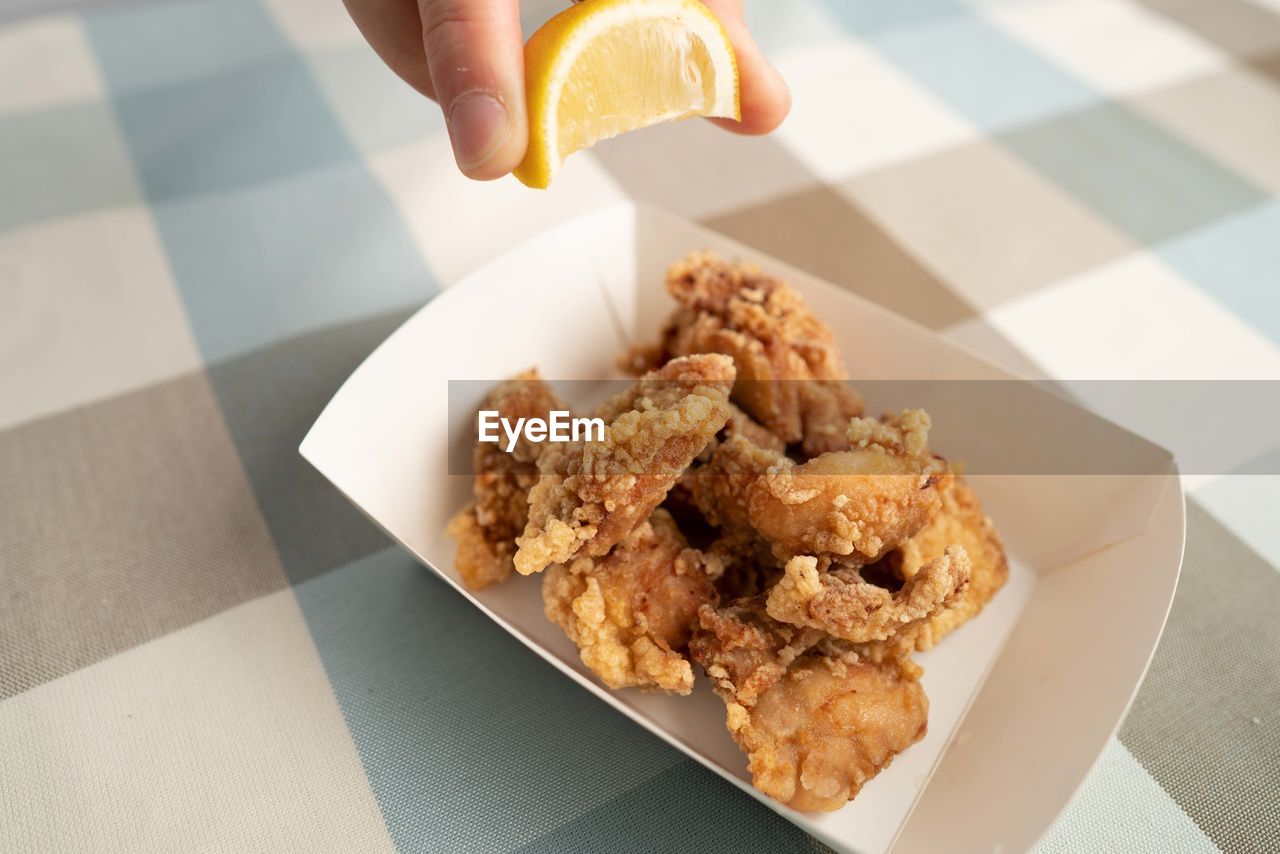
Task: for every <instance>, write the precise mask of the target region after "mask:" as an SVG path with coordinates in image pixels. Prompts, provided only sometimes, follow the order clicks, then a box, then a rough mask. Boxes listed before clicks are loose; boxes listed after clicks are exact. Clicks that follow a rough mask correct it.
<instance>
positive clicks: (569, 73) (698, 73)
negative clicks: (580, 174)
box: [514, 0, 741, 189]
mask: <svg viewBox="0 0 1280 854" xmlns="http://www.w3.org/2000/svg"><path fill="white" fill-rule="evenodd" d="M524 64H525V86H526V89H527V94H528V107H529V148H528V150H527V151H526V153H525V156H524V160H523V161H521V163H520V165H519V166H517V167H516V169H515V172H514V174H515V176H516V177H517V178H518V179H520V181H521V182H522V183H523V184H525V185H527V186H530V187H536V188H539V189H545V188H546V187H547V186H549V185H550V184H551V181H552V180H553V179H554V178H555V176H556V173H557V172H558V171H559V170H560V166H561V164H563V163H564V159H565V158H566V157H568V156H569V155H570V154H572V153H573V152H575V151H579V150H581V149H583V148H587V147H588V146H591V145H593V144H595V143H597V142H599V141H600V140H602V139H608V138H609V137H613V136H617V135H618V134H620V133H626V132H627V131H631V130H636V129H638V128H642V127H648V126H649V125H655V124H658V123H660V122H668V121H674V120H676V119H683V118H688V117H690V116H722V117H726V118H732V119H738V118H741V110H740V107H739V103H738V64H737V61H736V60H735V59H734V55H733V47H732V46H731V45H730V44H729V37H728V36H727V35H725V32H724V28H723V27H721V26H720V22H719V21H717V20H716V17H715V15H713V14H711V10H710V9H708V8H707V7H706V6H704V5H703V4H702V3H700V2H698V0H584V2H582V3H579V4H578V5H576V6H572V7H570V8H568V9H565V10H564V11H563V12H561V13H560V14H558V15H556V16H555V17H554V18H552V19H551V20H549V21H547V22H546V23H545V24H543V25H542V26H541V27H539V28H538V31H537V32H535V33H534V34H533V35H532V36H531V37H530V38H529V41H528V42H527V43H526V44H525V46H524Z"/></svg>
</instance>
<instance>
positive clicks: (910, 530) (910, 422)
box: [747, 410, 951, 566]
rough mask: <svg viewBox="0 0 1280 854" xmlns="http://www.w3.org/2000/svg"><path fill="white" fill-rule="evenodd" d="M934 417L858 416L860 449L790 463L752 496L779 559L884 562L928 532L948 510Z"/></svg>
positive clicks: (757, 520)
mask: <svg viewBox="0 0 1280 854" xmlns="http://www.w3.org/2000/svg"><path fill="white" fill-rule="evenodd" d="M928 428H929V423H928V415H926V414H925V413H924V412H921V411H918V410H917V411H910V412H906V413H903V414H902V415H900V416H889V417H888V418H886V420H885V421H876V420H875V419H870V418H855V419H853V421H852V422H851V425H850V427H849V428H848V429H849V438H850V440H851V442H852V447H851V448H850V450H847V451H833V452H831V453H827V454H823V455H822V456H820V457H816V458H814V459H812V460H809V461H808V462H806V463H802V464H799V465H797V464H795V463H792V462H790V461H789V460H783V461H781V462H780V463H779V464H777V465H775V466H773V467H771V468H770V469H769V470H768V471H767V472H766V473H765V474H764V476H762V477H761V478H759V479H758V480H756V481H755V482H754V483H753V484H751V486H750V487H749V488H748V490H747V510H748V515H749V517H750V521H751V525H752V527H754V528H755V529H756V530H757V531H758V532H759V533H760V534H761V536H763V537H764V538H765V539H766V540H768V541H769V542H770V544H771V545H772V546H773V551H774V554H775V555H776V556H777V558H778V559H779V560H782V561H786V560H790V559H791V558H792V557H794V556H796V555H812V556H817V557H837V558H841V562H842V563H844V564H845V565H848V566H858V565H861V564H866V563H871V562H873V561H875V560H877V559H879V558H880V557H881V556H882V555H883V554H884V553H885V552H887V551H889V550H890V549H892V548H895V547H896V546H898V545H899V544H900V543H902V542H903V541H904V540H906V539H907V538H908V537H910V536H912V535H913V534H915V533H916V532H917V531H919V530H920V529H921V528H923V527H924V526H925V525H926V524H927V523H928V522H929V520H930V519H932V518H933V516H934V514H935V513H937V511H938V508H939V507H940V506H941V498H940V497H939V494H938V492H939V490H938V487H939V485H940V484H941V483H942V482H943V481H945V480H947V479H949V478H950V477H951V475H950V474H949V473H948V472H947V468H946V465H945V463H943V462H942V461H941V460H938V459H936V458H935V457H933V456H932V455H930V454H929V452H928V448H927V439H928Z"/></svg>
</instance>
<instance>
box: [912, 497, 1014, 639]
mask: <svg viewBox="0 0 1280 854" xmlns="http://www.w3.org/2000/svg"><path fill="white" fill-rule="evenodd" d="M953 545H957V546H960V547H961V548H963V549H964V550H965V553H966V554H967V555H968V556H969V562H970V580H969V584H968V586H967V587H966V589H965V590H964V592H963V594H962V595H960V596H959V597H957V598H956V601H955V602H954V603H952V604H951V605H950V606H949V607H948V608H946V609H945V610H943V611H941V612H940V613H938V614H937V615H935V616H934V617H932V618H930V619H928V620H926V621H924V622H922V623H921V624H919V625H918V626H916V627H914V628H913V629H912V630H911V631H909V632H908V633H907V636H908V637H910V638H911V639H912V640H913V641H914V646H915V648H916V649H917V650H919V651H921V652H923V651H925V650H927V649H931V648H932V647H933V646H935V645H936V644H937V643H938V641H940V640H942V638H943V637H944V636H945V635H946V634H948V633H949V632H952V631H954V630H956V629H958V628H959V627H960V626H962V625H964V624H965V623H967V622H968V621H969V620H971V619H973V618H974V617H976V616H977V615H978V614H979V613H980V612H981V611H982V609H983V607H984V606H985V605H986V604H987V602H989V601H991V597H993V596H995V595H996V593H997V592H998V591H999V590H1000V588H1001V587H1003V586H1004V583H1005V581H1006V580H1007V579H1008V578H1009V561H1008V558H1006V556H1005V552H1004V545H1003V544H1002V543H1001V542H1000V535H999V534H998V533H997V532H996V527H995V525H994V524H993V523H992V521H991V519H990V517H988V516H987V515H986V513H985V512H984V511H983V509H982V503H981V502H980V501H979V500H978V496H977V494H976V493H974V491H973V489H972V488H971V487H970V486H969V485H968V484H967V483H965V482H964V480H962V479H961V478H954V479H952V480H951V481H950V482H949V483H948V484H947V485H946V486H945V487H944V488H943V489H942V507H941V509H940V510H939V512H938V514H937V515H936V516H935V517H934V518H933V520H932V521H931V522H930V523H929V524H928V525H927V526H925V527H924V528H923V529H922V530H921V531H920V532H919V533H917V534H916V535H915V536H914V537H912V538H911V539H909V540H907V541H906V542H905V543H903V544H902V546H901V547H899V548H898V549H897V550H895V551H894V552H892V553H890V555H889V556H888V560H889V562H890V564H891V566H892V567H893V570H894V572H895V573H896V574H897V575H898V577H899V578H902V579H904V581H907V582H909V581H910V580H911V579H913V578H915V577H917V576H918V575H919V573H920V572H921V571H922V568H924V567H927V566H928V565H929V564H930V562H932V561H935V560H937V556H938V555H939V554H942V553H943V552H945V551H946V549H948V548H949V547H951V546H953Z"/></svg>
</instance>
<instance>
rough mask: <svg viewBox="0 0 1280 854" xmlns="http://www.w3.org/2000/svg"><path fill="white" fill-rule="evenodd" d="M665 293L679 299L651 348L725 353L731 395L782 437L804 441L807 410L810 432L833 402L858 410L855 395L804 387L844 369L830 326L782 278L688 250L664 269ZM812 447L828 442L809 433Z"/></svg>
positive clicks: (838, 376) (841, 375) (649, 354)
mask: <svg viewBox="0 0 1280 854" xmlns="http://www.w3.org/2000/svg"><path fill="white" fill-rule="evenodd" d="M667 292H668V293H670V294H671V295H672V296H673V297H675V299H676V301H677V302H678V303H680V309H679V310H677V311H676V313H675V314H674V315H672V318H671V319H670V320H669V321H668V323H667V325H666V327H665V328H664V330H663V333H662V339H661V341H660V343H659V344H658V345H657V347H655V348H650V349H649V350H647V351H645V353H646V358H649V359H652V358H655V356H654V353H655V352H662V353H664V354H665V355H666V356H668V357H669V356H679V355H687V354H690V353H724V354H726V355H728V356H730V357H732V358H733V361H734V364H735V366H736V367H737V369H738V378H737V382H736V383H735V385H734V389H733V399H734V402H735V403H737V404H738V405H739V406H741V407H742V408H743V409H744V410H746V411H747V412H748V413H749V414H750V415H751V416H752V417H753V418H755V419H756V420H757V421H759V422H760V423H761V424H763V425H764V426H765V428H767V429H768V430H769V431H770V432H772V433H774V434H775V435H777V436H779V437H780V438H781V439H782V440H783V441H785V442H787V443H791V442H799V441H802V440H807V439H809V438H810V437H809V436H808V433H807V430H806V413H807V411H808V410H810V409H812V411H813V415H812V418H813V427H814V429H815V430H816V431H821V430H823V429H824V428H825V427H826V426H829V421H828V420H826V419H825V418H824V417H823V415H824V413H825V414H826V415H827V416H829V414H830V412H831V411H832V409H833V406H838V407H843V409H844V410H845V412H846V415H845V417H846V418H847V417H849V416H852V415H857V414H861V411H862V404H861V401H860V399H859V398H858V397H857V394H856V393H855V392H854V391H853V390H852V389H851V388H848V387H847V386H846V387H843V389H844V390H843V392H842V393H840V394H839V395H838V396H832V394H830V393H822V392H813V393H806V392H805V388H804V387H805V386H806V384H808V383H809V382H811V381H814V380H835V381H843V380H846V379H848V376H849V372H848V369H847V368H846V367H845V365H844V360H843V358H842V357H841V355H840V351H839V349H838V348H837V347H836V345H835V337H834V336H833V335H832V333H831V330H830V329H829V328H828V327H827V325H826V324H824V323H823V322H822V321H820V320H819V319H818V318H817V317H815V316H814V314H813V312H812V311H810V309H809V307H808V305H806V304H805V302H804V299H803V298H802V297H801V296H800V294H799V293H797V292H796V291H795V290H793V289H792V288H791V287H790V286H789V285H787V284H786V283H785V282H783V281H781V280H779V279H775V278H773V277H771V276H767V275H765V274H764V273H762V272H761V271H760V270H758V269H756V268H755V267H752V266H749V265H743V264H731V263H729V262H727V261H725V260H724V259H722V258H719V257H717V256H716V255H714V254H711V253H694V254H692V255H690V256H689V257H688V258H686V259H684V260H683V261H681V262H679V263H677V264H675V265H674V266H672V267H671V269H670V270H669V271H668V273H667ZM810 441H811V443H812V445H813V446H814V447H821V448H822V449H823V450H827V449H829V447H828V446H827V445H826V444H825V438H824V437H822V436H820V435H818V434H817V433H815V435H814V436H813V437H812V439H811V440H810Z"/></svg>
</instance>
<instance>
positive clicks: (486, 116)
mask: <svg viewBox="0 0 1280 854" xmlns="http://www.w3.org/2000/svg"><path fill="white" fill-rule="evenodd" d="M510 133H511V126H510V123H509V122H508V120H507V108H506V107H504V106H502V102H501V101H499V100H498V99H497V98H495V97H493V96H492V95H490V94H489V93H488V92H464V93H462V94H461V95H459V96H458V97H456V98H454V99H453V104H452V105H451V106H450V107H449V139H450V140H451V141H452V143H453V156H454V159H456V160H457V161H458V167H459V168H460V169H470V168H472V167H474V166H479V165H481V164H482V163H484V162H485V161H486V160H488V159H489V158H490V157H492V156H493V155H494V153H495V152H497V150H498V149H499V148H501V147H502V144H503V143H504V142H506V141H507V136H508V135H509V134H510Z"/></svg>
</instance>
